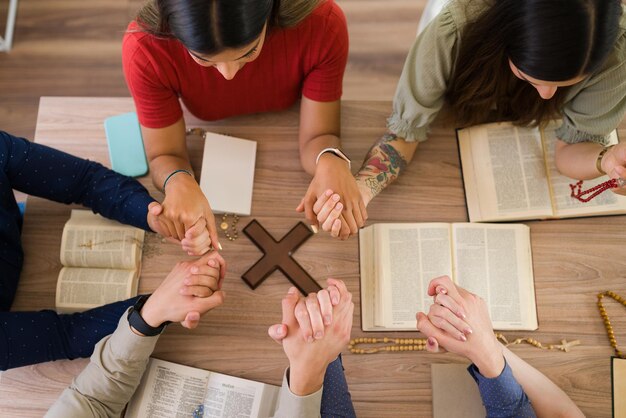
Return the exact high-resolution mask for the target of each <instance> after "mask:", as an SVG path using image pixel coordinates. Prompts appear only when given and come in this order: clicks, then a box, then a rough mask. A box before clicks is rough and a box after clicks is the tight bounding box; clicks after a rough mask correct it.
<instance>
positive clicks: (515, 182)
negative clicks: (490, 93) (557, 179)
mask: <svg viewBox="0 0 626 418" xmlns="http://www.w3.org/2000/svg"><path fill="white" fill-rule="evenodd" d="M458 138H459V149H460V152H461V165H462V168H463V179H464V182H465V189H466V198H467V201H468V211H469V216H470V221H472V222H476V221H506V220H516V219H528V218H537V217H547V216H551V215H552V202H551V200H550V192H549V188H548V180H547V173H546V168H545V163H544V157H543V149H542V145H541V136H540V134H539V131H538V130H537V129H528V128H518V127H515V126H513V125H512V124H510V123H494V124H487V125H480V126H474V127H471V128H467V129H462V130H460V131H459V133H458ZM470 159H471V161H470Z"/></svg>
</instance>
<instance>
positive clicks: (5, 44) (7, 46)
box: [0, 0, 17, 52]
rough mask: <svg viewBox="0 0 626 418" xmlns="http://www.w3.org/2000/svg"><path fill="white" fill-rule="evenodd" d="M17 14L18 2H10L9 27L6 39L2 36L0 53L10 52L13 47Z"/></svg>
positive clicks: (5, 31)
mask: <svg viewBox="0 0 626 418" xmlns="http://www.w3.org/2000/svg"><path fill="white" fill-rule="evenodd" d="M16 14H17V0H9V12H8V13H7V25H6V28H5V30H4V38H3V37H1V36H0V51H2V52H9V51H10V50H11V46H12V45H13V31H14V29H15V16H16Z"/></svg>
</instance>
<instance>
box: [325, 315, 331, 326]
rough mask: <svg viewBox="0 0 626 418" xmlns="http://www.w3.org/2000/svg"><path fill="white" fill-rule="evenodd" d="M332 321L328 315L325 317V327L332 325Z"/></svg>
mask: <svg viewBox="0 0 626 418" xmlns="http://www.w3.org/2000/svg"><path fill="white" fill-rule="evenodd" d="M332 320H333V319H332V318H331V317H330V315H326V316H325V317H324V324H325V325H330V323H331V322H332Z"/></svg>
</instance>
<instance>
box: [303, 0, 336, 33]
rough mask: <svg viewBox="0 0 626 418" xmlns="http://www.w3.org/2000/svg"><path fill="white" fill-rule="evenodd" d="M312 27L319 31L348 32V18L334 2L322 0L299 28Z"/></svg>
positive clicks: (332, 0)
mask: <svg viewBox="0 0 626 418" xmlns="http://www.w3.org/2000/svg"><path fill="white" fill-rule="evenodd" d="M300 26H302V27H305V26H311V27H314V28H317V30H319V31H328V30H330V31H332V32H335V33H337V32H343V31H347V28H348V24H347V22H346V16H345V15H344V13H343V10H341V7H339V5H338V4H337V3H335V2H334V0H322V1H321V2H320V4H319V5H318V6H317V7H316V8H315V9H313V11H312V12H311V14H309V15H308V16H307V17H306V18H305V19H304V20H303V21H302V22H300V24H298V26H297V27H300Z"/></svg>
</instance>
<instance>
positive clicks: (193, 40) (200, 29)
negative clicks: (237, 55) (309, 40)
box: [137, 0, 318, 55]
mask: <svg viewBox="0 0 626 418" xmlns="http://www.w3.org/2000/svg"><path fill="white" fill-rule="evenodd" d="M317 4H318V0H282V1H281V0H149V1H148V2H147V3H146V4H145V5H144V6H143V7H142V9H141V10H140V11H139V13H138V15H137V22H138V23H139V25H140V27H141V29H142V30H143V31H145V32H148V33H151V34H153V35H156V36H160V37H169V38H176V39H178V40H179V41H180V42H181V43H182V44H183V45H185V47H186V48H188V49H190V50H192V51H195V52H199V53H201V54H207V55H212V54H216V53H219V52H221V51H223V50H225V49H231V48H240V47H243V46H246V45H248V44H249V43H251V42H252V41H254V40H255V39H257V38H258V37H259V35H260V34H261V32H262V31H263V27H264V26H265V24H266V23H267V24H268V26H269V27H272V26H279V27H289V26H294V25H296V24H298V23H299V22H300V21H301V20H302V19H304V18H305V17H306V16H308V15H309V13H311V11H312V10H313V9H314V8H315V7H316V6H317Z"/></svg>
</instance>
